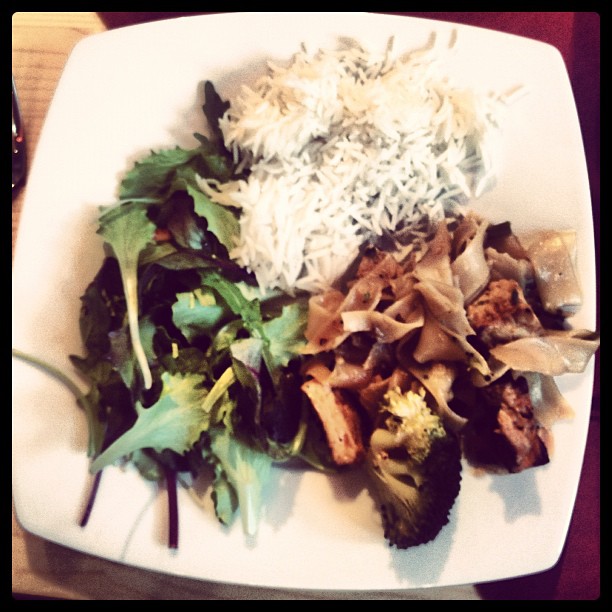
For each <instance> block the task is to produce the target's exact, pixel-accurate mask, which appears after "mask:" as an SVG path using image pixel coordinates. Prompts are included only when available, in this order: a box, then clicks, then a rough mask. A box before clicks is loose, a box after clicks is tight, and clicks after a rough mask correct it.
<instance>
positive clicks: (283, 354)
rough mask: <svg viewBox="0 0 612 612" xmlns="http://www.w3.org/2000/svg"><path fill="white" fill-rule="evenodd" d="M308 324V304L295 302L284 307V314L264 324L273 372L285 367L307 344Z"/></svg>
mask: <svg viewBox="0 0 612 612" xmlns="http://www.w3.org/2000/svg"><path fill="white" fill-rule="evenodd" d="M307 322H308V304H307V303H306V302H295V303H293V304H288V305H286V306H283V310H282V314H281V315H280V316H279V317H275V318H273V319H270V320H269V321H266V322H265V323H263V331H264V334H265V337H266V338H267V339H268V342H269V346H270V350H269V358H270V361H271V363H270V364H268V365H269V366H271V367H272V369H273V370H276V369H278V368H279V367H285V366H287V364H288V363H289V362H290V361H291V359H293V358H294V357H295V356H296V355H297V354H298V353H299V352H300V349H301V348H302V346H304V345H305V344H306V339H305V337H304V332H305V331H306V323H307Z"/></svg>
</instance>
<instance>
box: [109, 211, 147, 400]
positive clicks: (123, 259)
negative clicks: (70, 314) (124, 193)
mask: <svg viewBox="0 0 612 612" xmlns="http://www.w3.org/2000/svg"><path fill="white" fill-rule="evenodd" d="M154 232H155V224H154V223H153V222H151V221H149V218H148V217H147V211H146V209H145V208H143V206H142V205H139V204H132V205H130V203H127V204H123V205H121V206H117V207H114V208H111V209H109V210H107V211H106V212H104V213H103V214H102V216H101V217H100V228H99V230H98V233H99V234H100V235H101V236H102V237H103V238H104V240H105V241H106V243H107V244H108V245H109V246H110V247H111V248H112V250H113V252H114V254H115V257H116V258H117V261H118V262H119V268H120V271H121V281H122V283H123V290H124V293H125V299H126V303H127V313H128V324H129V328H130V339H131V341H132V348H133V350H134V354H135V356H136V359H137V361H138V365H139V366H140V370H141V371H142V375H143V379H144V386H145V388H146V389H149V388H150V387H151V385H152V383H153V378H152V376H151V370H150V369H149V363H148V361H147V357H146V355H145V351H144V348H143V346H142V343H141V340H140V331H139V327H138V257H139V254H140V252H141V251H142V250H143V249H144V248H145V247H146V246H147V245H149V244H150V243H151V242H153V233H154Z"/></svg>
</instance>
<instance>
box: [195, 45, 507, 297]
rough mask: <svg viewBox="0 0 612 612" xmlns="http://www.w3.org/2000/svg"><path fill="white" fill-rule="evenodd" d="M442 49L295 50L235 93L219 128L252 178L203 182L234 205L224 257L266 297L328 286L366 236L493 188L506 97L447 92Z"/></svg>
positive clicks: (444, 210) (437, 213)
mask: <svg viewBox="0 0 612 612" xmlns="http://www.w3.org/2000/svg"><path fill="white" fill-rule="evenodd" d="M449 52H450V49H443V50H442V52H440V50H436V49H435V47H432V48H430V49H428V50H426V51H419V52H415V53H411V54H408V55H406V56H404V57H394V55H393V51H392V48H391V45H389V47H388V48H387V50H386V52H385V53H382V54H380V53H379V54H376V53H369V52H367V51H365V50H363V49H361V48H359V47H356V46H352V47H350V48H344V49H339V50H335V51H324V50H321V51H317V52H316V53H314V54H311V53H309V52H308V51H306V50H305V49H303V50H302V51H300V52H299V53H297V54H296V55H295V57H294V58H293V61H292V62H291V63H290V65H289V66H287V67H279V66H275V65H271V64H270V65H269V70H268V72H267V74H266V75H265V76H264V77H262V78H261V79H260V80H258V81H257V82H256V83H255V84H254V86H252V87H248V86H244V87H243V89H242V91H241V93H240V95H239V96H238V97H237V99H235V100H233V101H232V103H231V107H230V109H229V110H228V111H227V112H226V114H225V115H224V117H223V118H222V120H221V122H220V127H221V130H222V132H223V135H224V139H225V144H226V146H227V147H228V148H229V149H230V150H231V151H233V152H234V155H235V158H236V160H242V161H243V163H245V165H246V167H249V168H250V174H249V175H248V178H247V179H246V180H238V181H233V182H231V183H228V184H224V185H218V184H203V185H202V188H203V189H205V190H206V191H207V193H209V195H210V196H211V197H213V199H215V200H216V201H218V202H220V203H224V204H231V205H234V206H237V207H239V208H240V209H241V216H240V232H241V233H240V238H239V241H238V243H237V244H236V247H235V248H234V249H233V250H232V252H231V253H230V255H231V257H232V258H234V259H235V260H236V261H237V262H238V263H239V264H241V265H243V266H244V267H246V268H248V269H250V270H252V271H253V272H254V273H255V275H256V277H257V280H258V283H259V285H260V286H261V287H262V289H264V290H267V289H274V288H280V289H283V290H285V291H290V292H293V291H295V290H305V291H309V292H317V291H321V290H324V289H325V288H327V287H329V286H330V285H331V284H333V282H334V281H335V280H336V279H337V278H338V277H339V276H340V275H341V274H342V273H343V272H344V271H345V270H346V268H347V266H348V265H349V264H350V263H351V261H352V260H353V259H354V258H355V256H356V254H357V252H358V249H359V247H360V245H361V244H363V242H364V241H365V240H367V239H368V238H370V237H372V236H380V235H381V234H383V232H393V231H394V230H396V229H398V228H403V227H406V226H408V225H410V224H415V223H418V222H419V221H422V219H423V216H426V217H427V218H428V220H429V221H431V222H435V221H436V220H437V219H439V218H441V217H443V216H444V215H445V214H446V215H447V216H449V215H450V216H452V215H453V214H455V213H454V212H453V211H456V210H457V209H458V207H459V205H460V204H461V203H464V202H465V201H466V200H467V199H468V198H471V197H478V196H479V195H480V194H481V193H482V192H483V191H485V190H487V189H488V188H490V187H491V186H492V184H493V183H494V178H495V172H496V164H497V156H498V149H499V147H498V144H499V143H498V139H499V127H500V111H501V110H503V108H504V107H505V102H504V99H503V97H502V96H497V95H490V94H487V95H482V94H477V93H475V92H474V91H471V90H469V89H461V88H457V87H455V86H453V85H452V84H451V83H450V81H449V79H448V77H446V76H444V75H442V74H441V69H440V67H441V65H442V63H443V60H444V55H445V54H446V53H449Z"/></svg>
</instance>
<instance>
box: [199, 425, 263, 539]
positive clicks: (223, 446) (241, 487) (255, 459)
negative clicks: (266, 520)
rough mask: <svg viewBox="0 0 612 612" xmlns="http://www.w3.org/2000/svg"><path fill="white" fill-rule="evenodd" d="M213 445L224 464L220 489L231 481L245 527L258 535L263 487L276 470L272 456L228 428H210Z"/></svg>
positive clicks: (219, 484)
mask: <svg viewBox="0 0 612 612" xmlns="http://www.w3.org/2000/svg"><path fill="white" fill-rule="evenodd" d="M210 449H211V452H212V453H213V455H214V456H215V457H216V459H217V460H218V461H219V462H220V464H221V468H222V469H221V470H218V471H216V476H217V478H216V482H217V484H216V490H222V488H223V487H226V486H227V485H226V482H227V484H229V485H231V487H232V488H233V489H234V490H235V491H236V495H237V498H238V506H239V508H240V516H241V519H242V528H243V531H244V533H245V534H247V535H249V536H253V535H255V534H256V533H257V530H258V527H259V521H260V518H261V511H262V506H263V490H264V487H265V486H266V484H267V483H268V481H269V479H270V475H271V472H272V458H271V457H269V456H268V455H267V454H266V453H262V452H260V451H258V450H255V449H253V448H251V447H250V446H248V445H246V444H245V443H243V442H241V441H240V440H238V439H237V438H235V437H234V436H233V435H232V434H231V433H230V431H229V430H228V429H227V428H218V427H215V428H212V429H211V430H210ZM219 481H220V482H219ZM225 510H227V507H226V508H225ZM224 518H225V520H227V517H224Z"/></svg>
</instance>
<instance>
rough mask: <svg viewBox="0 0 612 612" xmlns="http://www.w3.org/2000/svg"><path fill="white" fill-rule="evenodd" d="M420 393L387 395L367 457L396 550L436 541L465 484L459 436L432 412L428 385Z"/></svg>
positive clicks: (389, 538)
mask: <svg viewBox="0 0 612 612" xmlns="http://www.w3.org/2000/svg"><path fill="white" fill-rule="evenodd" d="M417 389H418V390H417V391H413V390H412V389H409V390H408V391H405V392H401V391H399V389H390V390H389V391H387V393H386V394H385V397H384V401H383V402H382V404H381V405H380V408H379V411H378V414H377V415H376V423H375V424H374V430H373V432H372V435H371V437H370V441H369V444H368V447H369V448H368V456H367V459H366V468H367V472H366V473H367V474H368V476H369V478H370V479H371V481H372V482H373V484H374V494H375V495H376V497H377V498H378V503H379V505H380V511H381V517H382V523H383V530H384V535H385V538H386V539H387V541H388V542H389V543H390V544H391V545H394V546H397V548H409V547H411V546H417V545H419V544H423V543H426V542H429V541H430V540H432V539H434V538H435V537H436V536H437V535H438V533H439V532H440V529H441V528H442V527H443V526H444V525H446V523H448V517H449V513H450V510H451V508H452V507H453V504H454V503H455V498H456V497H457V495H458V494H459V487H460V484H461V448H460V445H459V438H458V437H457V436H456V435H455V434H454V433H453V432H451V431H447V430H446V429H445V427H444V426H443V424H442V420H441V419H440V417H439V416H438V415H437V414H434V412H432V410H431V409H430V408H429V406H428V405H427V403H426V401H425V389H424V387H421V386H419V385H417Z"/></svg>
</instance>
